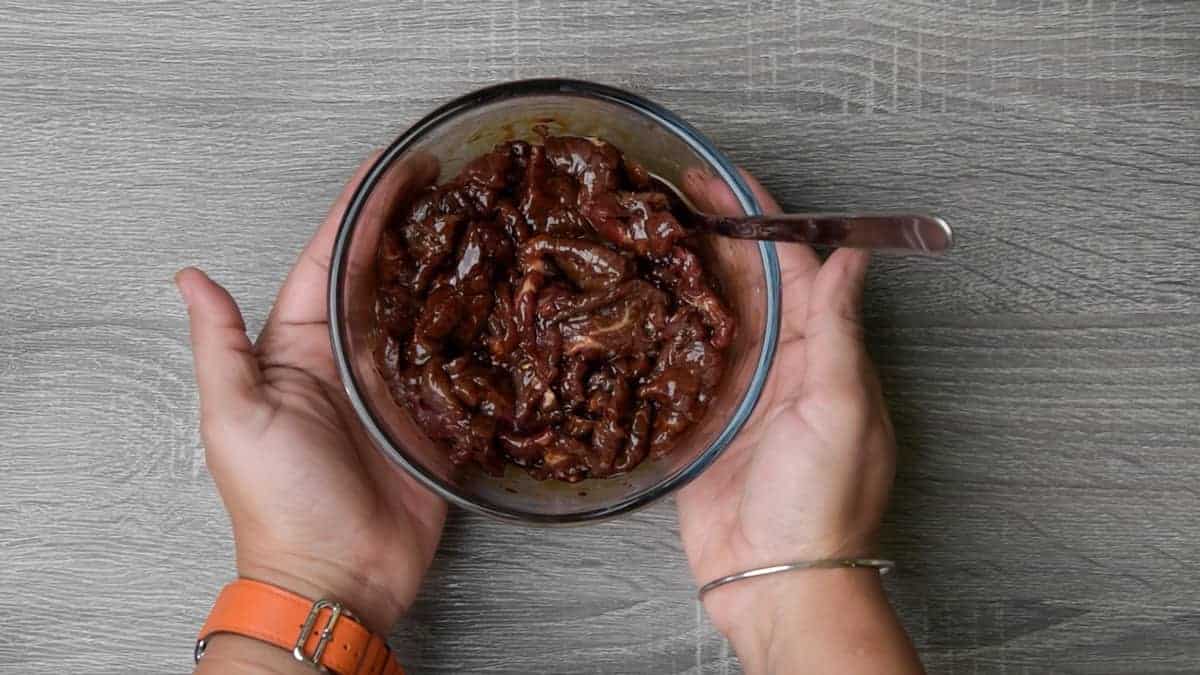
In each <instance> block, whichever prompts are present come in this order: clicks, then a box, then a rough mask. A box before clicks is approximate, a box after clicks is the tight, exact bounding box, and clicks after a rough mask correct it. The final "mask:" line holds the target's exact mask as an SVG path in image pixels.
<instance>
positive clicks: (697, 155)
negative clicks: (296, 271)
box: [329, 79, 780, 524]
mask: <svg viewBox="0 0 1200 675" xmlns="http://www.w3.org/2000/svg"><path fill="white" fill-rule="evenodd" d="M535 127H544V129H545V130H548V131H549V132H550V133H553V134H570V135H579V136H596V137H599V138H603V139H605V140H607V141H609V142H611V143H613V144H614V145H616V146H617V147H618V148H620V149H621V151H622V152H624V153H625V154H626V155H629V156H630V157H632V158H633V159H635V160H637V161H638V162H640V163H641V164H643V165H644V166H645V167H646V168H647V169H649V170H650V171H652V172H654V173H656V174H658V175H660V176H662V177H664V178H666V179H667V180H670V181H672V182H675V183H676V184H680V181H681V178H682V176H683V173H684V172H685V171H687V170H695V169H699V170H701V171H704V172H706V173H708V174H710V175H712V176H718V177H720V178H721V179H722V180H723V181H724V182H725V183H726V185H728V186H729V189H730V190H731V191H732V192H733V194H734V195H735V196H736V197H737V200H738V202H739V203H740V204H741V206H742V209H743V210H745V212H746V213H748V214H758V213H760V211H759V206H758V204H757V203H756V202H755V199H754V197H753V195H752V193H751V191H750V189H749V188H748V186H747V185H746V183H745V182H744V181H743V180H742V178H741V176H740V175H739V174H738V172H737V171H736V170H735V168H734V166H733V164H732V163H731V162H730V161H729V159H728V158H726V157H725V155H723V154H722V153H721V152H720V151H719V150H717V148H716V147H715V146H714V145H713V144H712V142H710V141H709V140H708V139H707V138H705V137H704V136H703V135H701V134H700V132H698V131H696V129H694V128H693V127H692V126H691V125H689V124H688V123H686V122H684V121H683V120H682V119H680V118H679V117H677V116H676V115H674V114H673V113H671V112H669V111H668V110H666V109H664V108H663V107H662V106H659V105H657V104H655V103H652V102H650V101H648V100H646V99H644V98H642V97H640V96H636V95H634V94H630V93H628V92H625V91H621V90H619V89H614V88H612V87H607V86H603V85H598V84H593V83H590V82H580V81H572V80H554V79H551V80H526V81H520V82H510V83H506V84H501V85H497V86H493V87H488V88H486V89H481V90H479V91H476V92H474V93H471V94H467V95H466V96H463V97H461V98H458V99H456V100H454V101H451V102H450V103H447V104H446V105H444V106H442V107H441V108H438V109H437V110H435V111H434V112H432V113H430V114H429V115H428V116H427V117H425V118H424V119H422V120H421V121H420V122H417V123H416V124H415V125H413V126H412V128H410V129H409V130H408V131H406V132H404V133H403V134H401V135H400V137H399V138H397V139H396V140H395V141H394V142H393V143H392V144H391V146H389V147H388V148H387V150H386V151H384V152H383V153H382V154H381V155H380V157H379V159H378V160H377V161H376V162H375V164H374V165H373V166H372V167H371V169H370V171H369V172H368V173H367V175H366V178H365V179H364V180H363V182H362V183H361V184H360V186H359V187H358V189H357V191H356V192H355V193H354V196H353V198H352V199H351V201H350V204H349V207H348V208H347V209H346V213H345V216H344V217H343V218H342V223H341V229H340V231H339V232H338V235H337V240H336V242H335V244H334V250H333V262H332V265H331V266H330V270H329V275H330V277H329V282H330V283H329V289H330V291H329V316H330V317H331V319H332V320H331V321H330V334H331V339H332V342H333V354H334V359H335V360H336V362H337V367H338V371H339V373H340V375H341V378H342V382H343V383H344V384H345V387H346V392H347V394H348V395H349V397H350V401H351V403H352V404H353V406H354V409H355V411H356V412H357V413H358V416H359V418H360V419H361V421H362V424H363V426H364V427H365V428H366V430H367V432H368V433H369V435H370V436H371V438H372V439H373V440H374V442H375V443H376V445H378V447H379V449H380V450H381V451H382V452H383V453H384V454H386V455H387V456H388V457H389V458H391V459H392V460H394V461H395V462H397V463H398V464H400V466H402V467H403V468H404V469H405V470H407V471H408V472H409V473H410V474H412V475H413V476H415V477H416V478H417V479H418V480H419V481H420V482H421V483H423V484H424V485H425V486H427V487H428V488H429V489H431V490H433V491H434V492H436V493H437V494H439V495H441V496H442V497H444V498H445V499H447V500H448V501H450V502H451V503H454V504H457V505H459V506H462V507H464V508H466V509H469V510H472V511H477V512H480V513H485V514H488V515H491V516H495V517H498V518H502V519H505V520H511V521H519V522H528V523H541V524H568V523H582V522H589V521H596V520H599V519H603V518H608V517H611V516H615V515H617V514H621V513H626V512H628V511H631V510H633V509H636V508H638V507H641V506H645V505H647V504H650V503H651V502H653V501H655V500H657V499H659V498H661V497H663V496H665V495H667V494H669V493H671V492H672V491H673V490H675V489H676V488H678V487H680V486H682V485H684V484H686V483H687V482H688V481H690V480H692V479H693V478H695V477H696V476H697V475H699V474H700V472H701V471H703V470H704V469H705V468H706V467H708V466H709V465H710V464H712V463H713V461H714V460H716V459H717V457H718V456H720V454H721V453H722V452H723V451H724V450H725V448H727V447H728V446H729V443H730V442H731V441H732V440H733V438H734V436H735V435H737V433H738V431H739V430H740V429H741V428H742V426H743V425H744V424H745V423H746V420H747V419H748V418H749V417H750V414H751V412H752V411H753V410H754V405H755V403H756V402H757V401H758V398H759V395H760V394H761V392H762V389H763V384H764V383H765V382H766V379H767V373H768V371H769V369H770V366H771V359H772V356H773V355H774V352H775V343H776V339H777V337H778V333H779V320H780V317H779V311H780V310H779V306H780V300H779V294H780V288H779V283H780V282H779V264H778V261H777V260H776V257H775V247H774V245H773V244H770V243H760V242H751V241H738V240H732V239H723V238H719V237H712V238H704V239H701V240H700V241H698V242H697V249H698V251H699V253H700V254H701V256H702V258H703V259H704V260H705V262H706V264H707V265H708V268H709V270H710V271H711V272H712V273H713V274H714V275H715V276H716V277H717V279H718V281H719V283H720V289H721V293H722V295H723V296H724V298H725V299H726V301H727V302H728V303H729V305H730V307H731V308H732V310H733V311H734V313H735V314H736V315H737V318H738V328H737V332H736V336H735V338H734V342H733V344H732V345H731V346H730V348H729V350H728V351H727V352H726V357H727V359H726V360H727V362H726V367H725V373H724V375H723V378H722V382H721V384H720V386H719V388H718V392H717V394H716V396H715V397H714V399H713V401H712V404H711V405H710V407H709V409H708V412H707V413H706V415H705V416H704V418H703V419H702V420H701V421H700V422H699V423H697V424H696V425H694V426H693V427H692V428H691V429H690V430H689V431H688V432H686V433H685V435H684V436H683V437H682V438H680V439H679V441H678V442H677V444H676V446H675V449H674V450H673V451H672V452H671V453H670V454H668V455H667V456H666V457H663V458H661V459H647V460H646V461H644V462H642V464H640V465H639V466H638V467H637V468H636V469H634V470H633V471H631V472H629V473H626V474H623V475H618V476H614V477H611V478H604V479H589V480H584V481H582V482H579V483H574V484H566V483H560V482H557V481H543V482H539V481H536V480H534V479H532V478H531V477H529V476H528V475H527V474H526V473H525V472H524V471H523V470H521V469H518V468H517V467H514V466H510V467H508V469H507V471H506V473H505V475H504V476H503V477H495V476H489V475H487V474H484V473H483V472H482V471H479V470H477V469H475V468H473V467H457V466H454V465H453V464H451V462H450V461H449V459H448V458H447V456H446V451H445V450H444V449H442V447H440V446H439V445H437V444H435V443H433V442H432V441H430V440H429V438H428V437H427V436H426V435H425V434H424V433H423V432H422V431H421V429H419V428H418V427H417V426H416V425H415V423H414V422H413V420H412V419H411V417H410V416H409V414H408V411H407V410H405V409H404V408H403V407H402V406H400V405H399V404H397V403H396V402H394V401H393V399H392V398H391V397H390V395H389V394H388V389H387V385H386V383H385V381H384V379H383V377H382V375H381V374H380V373H379V371H378V369H377V367H376V361H375V357H374V348H375V345H376V340H375V327H374V312H373V307H374V301H375V288H376V286H375V275H374V269H373V266H374V261H375V260H376V255H375V250H376V247H377V245H378V242H379V233H380V231H381V229H380V228H381V226H379V225H376V226H363V225H362V222H361V221H364V219H363V218H362V217H361V216H362V214H363V213H364V204H366V203H367V200H368V197H369V196H370V195H371V192H372V190H374V189H375V188H376V185H377V184H378V183H379V179H380V177H381V176H382V175H383V174H384V172H385V171H387V169H388V168H389V167H390V166H391V165H392V163H393V162H398V161H399V162H403V161H406V158H409V159H412V158H418V157H426V156H430V155H431V156H432V157H434V158H436V159H437V161H438V163H439V165H440V171H441V175H440V179H439V182H440V181H441V180H445V179H447V178H449V177H451V176H454V175H455V174H456V173H458V171H459V169H460V168H461V167H462V166H463V165H464V164H465V163H466V162H467V161H469V160H471V159H473V158H474V157H476V156H478V155H480V154H482V153H484V152H486V151H488V150H490V149H491V148H492V147H493V146H494V145H495V144H497V143H500V142H503V141H506V140H511V139H514V138H515V139H524V140H533V139H536V138H538V129H535ZM350 261H355V265H351V264H350ZM360 261H370V264H360Z"/></svg>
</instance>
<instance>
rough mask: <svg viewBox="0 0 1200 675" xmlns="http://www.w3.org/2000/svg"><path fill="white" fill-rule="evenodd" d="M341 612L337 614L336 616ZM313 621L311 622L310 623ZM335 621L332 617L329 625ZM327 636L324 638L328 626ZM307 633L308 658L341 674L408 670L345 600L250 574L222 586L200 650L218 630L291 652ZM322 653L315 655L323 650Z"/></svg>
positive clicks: (305, 648)
mask: <svg viewBox="0 0 1200 675" xmlns="http://www.w3.org/2000/svg"><path fill="white" fill-rule="evenodd" d="M335 612H337V614H338V616H337V617H336V618H334V614H335ZM310 621H311V623H310ZM330 622H332V623H333V625H332V626H330ZM330 627H332V629H333V630H332V631H331V632H329V637H328V640H326V644H325V645H324V648H323V649H322V648H321V645H320V643H321V640H322V638H323V637H324V634H325V632H326V631H328V629H329V628H330ZM305 629H307V632H308V635H307V638H306V639H305V640H304V643H303V645H302V646H301V649H302V650H303V653H302V656H303V659H304V660H305V661H308V662H309V663H313V664H316V665H320V666H323V667H324V668H326V669H328V670H330V671H332V672H334V673H337V675H403V673H404V671H403V670H402V669H401V668H400V664H399V663H397V662H396V658H395V657H394V656H392V650H391V649H389V648H388V646H387V642H386V641H385V640H384V639H383V638H381V637H379V636H377V635H375V634H373V633H372V632H371V631H369V630H367V629H366V628H365V627H363V625H362V624H360V623H359V622H358V621H356V620H354V618H353V617H351V616H349V615H348V614H347V613H346V612H345V611H342V610H341V606H340V605H336V603H332V602H328V601H317V602H313V601H312V600H308V599H306V598H303V597H301V596H299V595H296V594H295V593H291V592H289V591H285V590H283V589H282V588H278V587H276V586H272V585H270V584H264V583H262V582H260V581H252V580H250V579H238V580H237V581H235V582H233V583H231V584H229V585H228V586H226V587H225V588H224V589H222V590H221V594H220V595H219V596H217V602H216V604H215V605H213V609H212V613H211V614H209V615H208V621H205V622H204V627H203V628H201V629H200V635H199V638H198V642H197V648H196V654H197V658H199V654H201V653H203V646H204V643H205V642H206V641H207V640H208V639H209V638H210V637H212V636H213V635H215V634H217V633H236V634H238V635H244V636H246V637H251V638H254V639H256V640H261V641H263V642H266V643H269V644H273V645H275V646H276V647H280V648H282V649H284V650H286V651H289V652H292V653H293V654H295V655H296V658H297V659H300V658H301V655H300V654H296V650H295V649H294V648H295V647H296V646H297V642H298V641H299V639H300V635H301V633H302V632H303V631H304V630H305ZM319 649H320V655H319V656H320V658H319V659H317V658H314V657H316V656H317V655H318V650H319Z"/></svg>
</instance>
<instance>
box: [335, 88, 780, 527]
mask: <svg viewBox="0 0 1200 675" xmlns="http://www.w3.org/2000/svg"><path fill="white" fill-rule="evenodd" d="M546 94H553V95H566V96H579V97H583V98H596V99H600V100H603V101H607V102H609V103H615V104H617V105H620V106H623V107H626V108H630V109H632V110H633V111H635V112H637V113H639V114H641V115H643V116H645V117H647V118H649V119H651V120H653V121H655V122H656V123H658V124H659V125H660V126H662V127H664V128H665V129H666V130H667V131H669V132H670V133H672V134H673V135H675V136H677V137H678V138H680V140H682V141H683V142H684V143H686V144H687V145H688V146H689V147H690V148H691V149H692V150H693V151H694V152H695V153H696V154H697V155H699V156H700V157H702V158H703V159H704V160H705V161H707V162H708V163H709V165H710V166H711V167H713V168H715V169H716V170H717V174H718V176H720V178H721V179H722V180H724V181H725V183H726V185H728V186H729V187H730V189H731V190H732V192H733V193H734V196H735V197H736V198H737V200H738V203H739V204H740V205H741V207H742V209H743V210H744V211H745V212H746V213H747V214H749V215H761V214H762V210H761V207H760V205H759V204H758V202H757V200H756V199H755V197H754V193H753V192H752V191H751V189H750V187H749V185H748V184H747V183H746V181H745V180H744V179H743V178H742V176H741V174H740V172H739V171H738V170H737V169H736V168H735V166H734V164H733V163H732V162H731V161H730V160H729V158H727V157H726V156H725V155H724V153H722V152H721V151H720V150H718V149H717V148H716V146H715V145H714V144H713V143H712V142H711V141H709V140H708V138H707V137H705V136H704V135H703V134H701V133H700V132H699V131H698V130H697V129H696V128H695V127H693V126H692V125H691V124H689V123H687V122H685V121H684V120H683V119H682V118H680V117H679V116H678V115H676V114H675V113H673V112H671V111H669V110H667V109H666V108H664V107H663V106H661V105H659V104H657V103H654V102H652V101H650V100H648V99H646V98H643V97H641V96H639V95H637V94H633V93H630V92H628V91H624V90H622V89H618V88H616V87H611V86H608V85H603V84H598V83H594V82H588V81H584V80H571V79H560V78H542V79H531V80H517V81H512V82H504V83H501V84H496V85H491V86H488V87H484V88H482V89H478V90H476V91H473V92H470V93H467V94H464V95H462V96H459V97H458V98H455V99H453V100H451V101H450V102H448V103H445V104H443V105H441V106H439V107H438V108H436V109H435V110H434V111H433V112H431V113H429V114H428V115H426V116H425V117H423V118H422V119H421V120H420V121H418V122H417V123H416V124H414V125H412V126H411V127H409V128H408V129H407V130H406V131H405V132H404V133H402V134H400V135H399V136H397V137H396V139H395V140H394V141H392V143H391V144H390V145H389V146H388V147H387V149H386V150H385V151H384V152H382V153H381V154H380V155H379V157H378V158H377V159H376V160H375V163H374V164H373V165H372V166H371V168H370V169H369V170H368V171H367V174H366V176H365V177H364V178H363V180H362V181H361V182H360V183H359V185H358V187H357V188H356V189H355V190H354V194H353V196H352V197H351V199H350V202H349V204H348V206H347V207H346V211H345V212H344V213H343V215H342V220H341V223H340V224H339V227H338V232H337V237H336V238H335V240H334V245H333V251H332V255H331V262H330V266H329V285H328V298H327V300H328V311H329V337H330V342H331V347H332V351H333V358H334V362H335V363H336V365H337V370H338V375H339V376H340V377H341V380H342V386H343V388H344V389H345V391H346V395H347V397H348V398H349V400H350V403H351V406H352V407H353V408H354V411H355V413H356V414H357V415H358V418H359V421H360V422H361V423H362V425H363V426H364V427H365V428H366V430H367V434H368V435H369V436H370V437H371V440H372V442H373V443H374V444H375V446H376V448H377V449H378V450H379V451H381V452H383V453H384V454H385V455H386V456H387V457H388V458H390V459H391V460H392V461H394V462H396V463H397V464H399V465H400V466H401V467H402V468H403V469H404V470H405V471H406V472H407V473H408V474H409V475H411V476H413V477H414V478H416V479H417V480H418V481H419V482H420V483H421V484H422V485H423V486H424V487H426V488H427V489H429V490H431V491H432V492H434V494H437V495H438V496H440V497H441V498H443V499H445V500H446V501H448V502H450V503H451V504H455V505H457V506H459V507H462V508H464V509H467V510H469V511H474V512H476V513H482V514H484V515H488V516H491V517H493V518H497V519H500V520H504V521H508V522H517V523H525V524H538V525H570V524H582V523H593V522H599V521H602V520H607V519H610V518H613V517H616V516H618V515H622V514H625V513H629V512H632V511H634V510H636V509H639V508H642V507H644V506H647V505H649V504H651V503H653V502H655V501H657V500H658V499H660V498H662V497H664V496H666V495H668V494H670V493H672V492H674V491H675V490H677V489H679V488H680V487H682V486H684V485H686V484H687V483H689V482H691V481H692V480H693V479H695V478H696V477H697V476H699V475H700V474H701V473H702V472H703V471H704V470H705V469H706V468H708V467H709V466H710V465H711V464H712V463H713V462H714V461H716V459H717V458H718V457H720V456H721V454H723V453H724V451H725V450H726V449H727V448H728V447H729V444H730V443H731V442H732V441H733V439H734V438H735V437H736V436H737V434H738V432H739V431H741V429H742V427H743V426H745V424H746V422H747V420H749V418H750V416H751V414H752V413H753V412H754V408H755V406H756V405H757V404H758V400H759V398H760V397H761V396H762V391H763V388H764V387H765V385H766V381H767V376H768V375H769V373H770V370H771V364H772V362H773V360H774V356H775V349H776V346H777V342H778V339H779V324H780V311H781V280H780V270H779V260H778V257H777V256H776V253H775V245H774V244H773V243H772V242H759V243H758V251H759V256H760V258H761V260H762V264H763V274H764V276H765V278H766V302H767V312H766V317H765V321H764V323H765V326H764V329H763V335H762V349H761V351H760V352H759V357H758V362H757V363H756V364H755V370H754V374H753V376H752V377H751V380H750V384H749V386H748V387H747V389H746V392H745V394H744V395H743V396H742V398H741V400H740V401H739V402H738V404H737V407H736V408H735V410H734V412H733V414H732V415H731V416H730V418H729V421H728V422H727V423H726V424H725V427H724V428H723V429H722V430H721V433H720V434H719V435H718V436H717V438H716V439H714V440H713V441H712V443H710V444H709V445H708V447H707V448H705V449H704V450H703V451H702V452H701V453H700V454H698V455H697V456H696V458H695V459H693V460H692V461H691V462H690V463H688V464H687V465H685V466H684V467H683V468H681V469H679V470H678V471H676V472H675V473H673V474H671V475H669V476H667V477H666V478H665V479H663V480H662V481H660V482H658V483H656V484H654V485H652V486H651V487H649V488H647V489H645V490H643V491H641V492H638V493H634V494H631V495H629V496H627V497H625V498H622V499H621V500H619V501H617V502H616V503H614V504H611V505H608V506H604V507H597V508H591V509H585V510H581V511H572V512H569V513H564V514H545V513H534V512H530V511H525V510H522V509H516V508H510V507H506V506H503V505H500V504H496V503H494V502H491V501H489V500H486V499H476V498H471V497H468V496H466V495H463V494H460V493H459V492H458V490H457V489H456V488H455V486H453V485H452V484H449V483H447V482H445V481H443V480H442V479H440V478H438V477H437V476H435V475H433V474H432V473H431V472H430V471H428V470H427V469H425V467H423V466H421V464H420V463H418V462H416V461H413V460H410V459H409V458H408V457H407V456H406V454H405V452H404V450H403V449H401V448H400V447H399V446H398V444H396V443H393V442H392V440H391V439H390V438H389V437H388V435H387V433H386V432H385V431H384V430H383V426H382V425H381V424H380V422H379V420H378V419H376V417H375V413H374V411H372V409H371V406H370V405H369V404H368V403H367V401H366V400H365V397H364V396H363V395H361V394H360V391H362V387H361V386H360V383H359V381H358V379H357V378H356V376H355V374H354V369H353V368H352V366H351V363H350V358H349V355H348V353H347V350H346V345H347V344H348V343H349V335H348V332H347V331H348V327H347V326H346V325H345V323H346V322H343V321H342V320H341V317H342V309H343V308H342V300H341V297H342V293H343V290H344V286H345V281H346V277H347V274H346V272H347V265H346V263H345V257H346V253H347V251H348V250H349V244H350V239H351V235H352V234H353V231H354V228H355V225H356V223H357V221H358V217H359V214H360V213H361V211H362V207H363V205H364V203H365V202H366V200H367V197H368V196H369V195H370V193H371V191H372V190H373V189H374V188H375V186H376V184H377V183H378V182H379V179H380V178H381V177H382V175H383V173H384V172H385V171H386V170H387V168H388V167H389V166H390V165H391V163H392V162H393V161H395V160H396V159H397V158H398V157H399V156H400V155H402V154H403V153H404V152H405V151H406V150H407V149H408V148H409V147H411V146H412V145H413V144H414V143H415V142H417V141H418V140H420V139H421V138H423V137H424V136H425V135H426V134H427V133H428V132H429V131H431V130H432V129H434V128H436V127H437V126H439V125H440V124H442V123H443V122H446V121H448V120H450V119H452V118H454V117H455V116H457V115H458V114H460V113H463V112H467V111H469V110H472V109H474V108H476V107H478V106H481V105H485V104H489V103H493V102H496V101H500V100H504V99H509V98H521V97H526V96H537V95H546Z"/></svg>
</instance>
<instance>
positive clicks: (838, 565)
mask: <svg viewBox="0 0 1200 675" xmlns="http://www.w3.org/2000/svg"><path fill="white" fill-rule="evenodd" d="M860 567H863V568H869V569H875V570H879V575H880V576H883V575H884V574H887V573H888V572H891V571H892V570H894V569H896V563H895V562H893V561H891V560H881V559H879V558H826V559H823V560H799V561H796V562H790V563H786V564H783V565H771V566H770V567H758V568H755V569H751V570H746V571H744V572H738V573H737V574H730V575H729V576H725V577H721V578H720V579H713V580H712V581H710V582H708V583H707V584H704V585H703V586H701V587H700V591H699V592H698V593H697V594H696V598H697V599H699V600H703V599H704V594H705V593H708V592H709V591H712V590H713V589H715V588H720V587H721V586H724V585H725V584H732V583H733V582H735V581H741V580H742V579H753V578H754V577H762V576H766V575H768V574H778V573H779V572H794V571H796V570H827V569H842V568H846V569H857V568H860Z"/></svg>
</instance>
